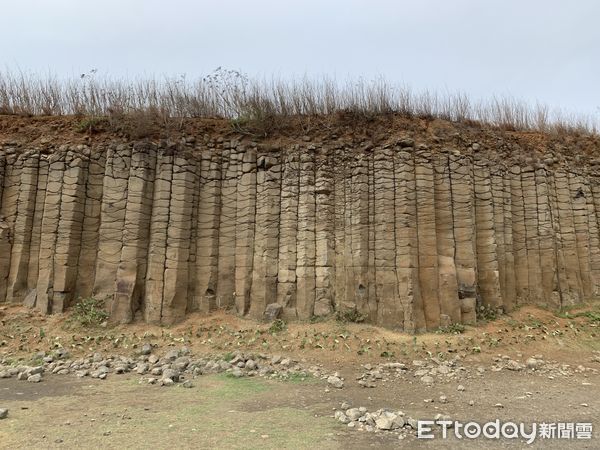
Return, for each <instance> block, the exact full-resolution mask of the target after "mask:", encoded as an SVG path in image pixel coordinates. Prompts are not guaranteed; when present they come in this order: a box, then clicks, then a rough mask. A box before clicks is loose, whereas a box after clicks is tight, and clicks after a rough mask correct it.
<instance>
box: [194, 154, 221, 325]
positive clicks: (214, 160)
mask: <svg viewBox="0 0 600 450" xmlns="http://www.w3.org/2000/svg"><path fill="white" fill-rule="evenodd" d="M220 159H221V157H220V155H218V154H216V153H215V152H213V151H212V150H211V149H203V150H202V162H201V166H200V180H199V181H200V195H199V196H198V224H197V228H196V230H197V231H196V233H197V234H196V288H195V291H194V292H195V295H196V300H195V304H196V306H197V307H198V309H199V310H200V311H201V312H203V313H208V312H209V311H212V310H214V309H215V308H216V307H217V304H216V292H217V272H218V256H219V217H220V215H221V213H220V205H221V161H220Z"/></svg>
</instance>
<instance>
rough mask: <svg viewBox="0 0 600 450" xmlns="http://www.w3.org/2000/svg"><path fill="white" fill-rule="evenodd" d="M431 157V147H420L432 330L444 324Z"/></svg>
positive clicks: (423, 275)
mask: <svg viewBox="0 0 600 450" xmlns="http://www.w3.org/2000/svg"><path fill="white" fill-rule="evenodd" d="M431 158H432V156H431V153H429V151H423V150H418V151H417V153H416V155H415V181H416V193H417V235H418V243H419V292H420V293H421V298H422V299H423V311H424V313H425V325H426V328H427V329H428V330H433V329H436V328H439V326H440V303H439V299H438V286H439V276H438V255H437V236H436V229H435V200H434V198H435V195H434V186H433V182H434V175H433V165H432V161H431Z"/></svg>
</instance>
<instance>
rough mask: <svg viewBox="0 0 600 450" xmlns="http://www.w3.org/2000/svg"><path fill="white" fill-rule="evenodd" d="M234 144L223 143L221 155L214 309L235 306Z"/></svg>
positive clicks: (235, 195)
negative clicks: (217, 261) (217, 262)
mask: <svg viewBox="0 0 600 450" xmlns="http://www.w3.org/2000/svg"><path fill="white" fill-rule="evenodd" d="M236 147H237V143H236V142H231V143H230V142H224V143H223V151H222V161H223V162H222V164H223V165H222V173H221V175H222V177H223V178H222V181H221V197H220V198H221V220H220V222H219V256H218V258H219V270H218V272H217V277H218V282H217V307H218V308H228V307H230V306H232V305H233V304H234V300H233V294H234V292H235V238H236V236H235V222H236V207H237V202H236V200H237V183H238V180H237V175H238V173H237V172H238V168H237V155H236Z"/></svg>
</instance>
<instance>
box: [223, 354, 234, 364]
mask: <svg viewBox="0 0 600 450" xmlns="http://www.w3.org/2000/svg"><path fill="white" fill-rule="evenodd" d="M234 357H235V355H234V354H233V353H232V352H229V353H225V354H224V355H223V360H224V361H227V362H229V361H231V360H232V359H233V358H234Z"/></svg>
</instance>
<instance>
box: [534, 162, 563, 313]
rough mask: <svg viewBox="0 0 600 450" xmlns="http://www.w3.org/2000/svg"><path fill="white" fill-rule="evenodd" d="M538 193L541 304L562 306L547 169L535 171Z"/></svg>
mask: <svg viewBox="0 0 600 450" xmlns="http://www.w3.org/2000/svg"><path fill="white" fill-rule="evenodd" d="M535 185H536V193H537V211H538V232H537V234H538V238H539V249H540V268H541V288H542V298H541V304H543V305H547V306H552V307H560V288H559V285H558V280H557V277H556V274H557V270H556V268H557V261H556V249H555V246H556V235H555V233H554V227H553V223H552V212H551V204H550V195H549V187H548V180H547V177H546V169H544V168H539V169H537V170H536V171H535Z"/></svg>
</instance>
